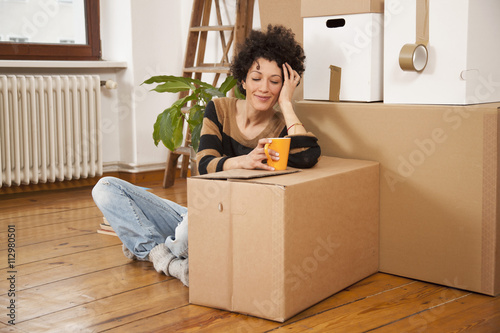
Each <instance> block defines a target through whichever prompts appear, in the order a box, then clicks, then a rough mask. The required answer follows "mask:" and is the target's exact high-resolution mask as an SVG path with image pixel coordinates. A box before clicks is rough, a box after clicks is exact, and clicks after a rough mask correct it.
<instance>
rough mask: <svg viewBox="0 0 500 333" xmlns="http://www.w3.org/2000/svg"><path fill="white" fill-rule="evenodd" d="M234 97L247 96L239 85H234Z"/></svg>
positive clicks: (242, 97) (241, 97)
mask: <svg viewBox="0 0 500 333" xmlns="http://www.w3.org/2000/svg"><path fill="white" fill-rule="evenodd" d="M234 97H236V98H238V99H246V98H247V97H246V96H245V95H243V94H242V93H241V91H240V89H239V88H238V86H236V87H234Z"/></svg>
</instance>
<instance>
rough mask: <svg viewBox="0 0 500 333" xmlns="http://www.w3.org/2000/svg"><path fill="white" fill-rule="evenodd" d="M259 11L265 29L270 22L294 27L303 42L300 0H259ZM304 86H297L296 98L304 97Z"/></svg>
mask: <svg viewBox="0 0 500 333" xmlns="http://www.w3.org/2000/svg"><path fill="white" fill-rule="evenodd" d="M259 11H260V25H261V27H262V28H263V29H265V28H266V27H267V26H268V25H269V24H273V25H276V24H281V25H283V26H285V27H287V28H289V29H292V31H293V33H294V34H295V39H296V40H297V42H299V43H300V44H303V40H304V39H303V29H302V17H301V16H300V0H259ZM303 88H304V85H303V84H299V85H298V86H297V88H296V89H295V92H294V94H293V97H294V99H297V100H301V99H302V96H303Z"/></svg>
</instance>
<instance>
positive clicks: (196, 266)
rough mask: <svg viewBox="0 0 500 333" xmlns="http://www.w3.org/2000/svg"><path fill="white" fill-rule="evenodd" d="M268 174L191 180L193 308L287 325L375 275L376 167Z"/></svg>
mask: <svg viewBox="0 0 500 333" xmlns="http://www.w3.org/2000/svg"><path fill="white" fill-rule="evenodd" d="M266 174H269V172H267V171H256V170H253V171H250V170H231V171H228V172H220V173H214V174H209V175H204V176H198V177H192V178H189V179H188V211H189V270H190V272H189V284H190V286H189V301H190V302H191V303H193V304H198V305H204V306H210V307H215V308H220V309H224V310H229V311H235V312H239V313H244V314H250V315H253V316H257V317H262V318H266V319H270V320H274V321H279V322H282V321H285V320H286V319H288V318H290V317H292V316H293V315H295V314H297V313H299V312H300V311H302V310H304V309H306V308H308V307H310V306H311V305H313V304H315V303H317V302H319V301H321V300H323V299H325V298H327V297H329V296H330V295H332V294H334V293H335V292H337V291H340V290H342V289H344V288H346V287H347V286H349V285H351V284H353V283H355V282H357V281H359V280H361V279H363V278H365V277H367V276H369V275H371V274H373V273H375V272H377V270H378V229H379V226H378V219H379V178H378V163H376V162H370V161H360V160H348V159H340V158H331V157H326V156H323V157H322V158H321V160H320V161H319V163H318V164H317V165H316V166H315V167H314V168H312V169H307V170H302V171H300V172H296V173H291V174H284V175H276V176H270V177H262V176H265V175H266ZM247 177H250V178H247ZM254 177H258V178H254Z"/></svg>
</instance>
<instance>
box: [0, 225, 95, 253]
mask: <svg viewBox="0 0 500 333" xmlns="http://www.w3.org/2000/svg"><path fill="white" fill-rule="evenodd" d="M100 223H102V217H88V218H85V217H81V218H80V219H79V220H74V221H70V222H63V223H58V224H51V225H47V226H41V227H34V228H29V229H21V230H18V231H17V232H16V246H17V247H23V246H27V245H31V244H37V243H44V242H48V241H53V240H57V239H64V238H67V237H74V236H80V235H85V234H93V233H96V232H97V231H96V230H97V229H98V227H99V224H100ZM7 247H8V244H7V243H3V244H0V250H5V249H7Z"/></svg>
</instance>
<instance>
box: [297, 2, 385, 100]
mask: <svg viewBox="0 0 500 333" xmlns="http://www.w3.org/2000/svg"><path fill="white" fill-rule="evenodd" d="M301 12H302V16H303V18H304V35H303V38H304V51H305V54H306V71H305V73H304V99H309V100H334V99H332V95H335V96H338V98H339V99H340V100H341V101H363V102H373V101H381V100H382V98H383V89H382V88H383V85H382V84H383V68H382V66H383V37H384V16H383V13H382V12H383V1H381V0H378V1H376V0H365V1H345V0H333V1H332V0H330V1H324V0H302V2H301ZM330 66H335V67H340V68H341V75H340V91H336V92H331V90H332V89H333V87H331V85H332V83H331V80H330ZM336 89H337V90H338V87H337V88H336Z"/></svg>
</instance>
